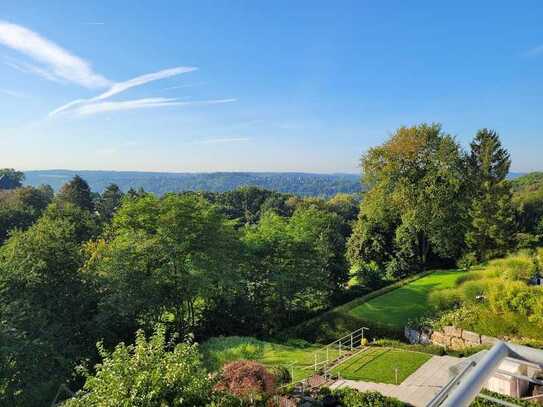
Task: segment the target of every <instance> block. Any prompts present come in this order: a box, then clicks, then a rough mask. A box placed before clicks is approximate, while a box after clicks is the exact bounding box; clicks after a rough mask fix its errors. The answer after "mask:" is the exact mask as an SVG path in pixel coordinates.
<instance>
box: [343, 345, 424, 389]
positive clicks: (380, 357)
mask: <svg viewBox="0 0 543 407" xmlns="http://www.w3.org/2000/svg"><path fill="white" fill-rule="evenodd" d="M431 357H432V356H431V355H428V354H425V353H418V352H409V351H404V350H400V349H391V348H368V350H366V351H364V352H361V353H360V354H359V355H357V356H356V357H354V358H353V359H350V360H348V361H346V362H345V363H343V364H342V365H340V366H338V367H337V368H336V369H334V373H338V374H340V375H341V377H342V378H344V379H350V380H363V381H368V382H377V383H392V384H396V372H395V368H397V369H398V383H397V384H400V383H401V382H403V381H404V380H405V379H406V378H407V377H408V376H409V375H411V374H412V373H413V372H415V370H417V369H418V368H419V367H420V366H421V365H423V364H424V363H425V362H426V361H428V360H429V359H430V358H431Z"/></svg>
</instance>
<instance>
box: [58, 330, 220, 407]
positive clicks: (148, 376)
mask: <svg viewBox="0 0 543 407" xmlns="http://www.w3.org/2000/svg"><path fill="white" fill-rule="evenodd" d="M167 348H168V344H167V342H166V339H165V332H164V328H162V327H159V328H158V329H157V331H156V332H155V334H154V335H153V336H152V337H151V338H149V339H147V338H145V336H144V334H143V332H142V331H139V332H138V333H137V336H136V343H135V344H134V345H129V346H127V345H125V344H123V343H121V344H119V345H117V346H116V348H115V350H114V351H113V352H112V353H109V352H107V351H106V350H105V349H104V348H103V346H101V345H99V350H100V354H101V356H102V358H103V361H102V363H101V364H99V365H97V366H96V373H95V374H93V375H91V374H87V375H86V381H85V385H84V387H83V390H81V391H79V392H78V393H77V395H76V396H75V397H74V398H73V399H71V400H68V401H67V402H66V404H65V406H66V407H87V406H128V405H130V406H135V407H137V406H141V407H144V406H145V407H154V406H156V407H159V406H165V405H168V406H187V407H193V406H204V405H208V403H209V402H210V401H212V400H213V399H214V398H215V397H220V396H219V394H217V393H216V392H214V391H213V381H212V380H210V378H209V377H208V375H207V372H206V371H205V369H204V368H203V366H202V363H201V359H200V354H199V352H198V349H197V346H196V345H190V344H179V345H177V346H175V347H174V348H173V350H171V351H168V349H167Z"/></svg>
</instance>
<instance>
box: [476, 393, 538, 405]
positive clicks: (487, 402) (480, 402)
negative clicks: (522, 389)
mask: <svg viewBox="0 0 543 407" xmlns="http://www.w3.org/2000/svg"><path fill="white" fill-rule="evenodd" d="M482 393H483V394H486V395H488V396H491V397H494V398H496V399H499V400H502V401H505V402H507V403H512V404H514V405H515V406H520V407H534V406H535V405H536V404H534V403H532V402H530V401H527V400H520V399H517V398H514V397H510V396H504V395H503V394H499V393H495V392H492V391H488V390H483V391H482ZM500 406H501V404H498V403H496V402H494V401H490V400H486V399H483V398H481V397H477V398H476V399H475V400H473V402H472V403H471V404H470V407H500Z"/></svg>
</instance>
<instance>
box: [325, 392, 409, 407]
mask: <svg viewBox="0 0 543 407" xmlns="http://www.w3.org/2000/svg"><path fill="white" fill-rule="evenodd" d="M320 396H321V397H320V398H321V400H322V402H323V405H324V406H325V407H340V406H341V407H407V406H408V404H406V403H404V402H403V401H400V400H398V399H395V398H392V397H387V396H383V395H382V394H381V393H378V392H374V391H364V392H360V391H357V390H355V389H348V388H345V389H338V390H334V391H330V390H329V389H322V391H321V395H320Z"/></svg>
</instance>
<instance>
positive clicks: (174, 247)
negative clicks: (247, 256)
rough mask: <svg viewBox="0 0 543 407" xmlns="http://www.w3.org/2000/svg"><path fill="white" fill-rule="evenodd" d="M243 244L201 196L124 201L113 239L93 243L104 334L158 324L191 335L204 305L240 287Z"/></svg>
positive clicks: (91, 258) (91, 259) (92, 267)
mask: <svg viewBox="0 0 543 407" xmlns="http://www.w3.org/2000/svg"><path fill="white" fill-rule="evenodd" d="M237 245H238V240H237V239H236V233H235V231H234V229H233V227H232V225H231V223H230V222H229V221H227V220H226V219H225V218H224V217H223V216H222V215H221V213H220V212H219V210H218V209H217V208H216V207H215V206H213V205H211V204H210V203H208V202H207V201H206V200H204V199H203V198H202V197H200V196H197V195H175V194H169V195H166V196H164V197H163V198H160V199H159V198H157V197H155V196H154V195H144V196H142V197H140V198H132V199H128V200H125V201H124V203H123V205H122V206H121V208H120V209H119V210H118V211H117V213H116V215H115V216H114V218H113V227H112V230H111V231H110V232H109V233H108V236H107V239H99V240H97V241H95V242H93V243H92V244H89V245H87V253H88V261H87V263H86V267H85V271H86V272H87V273H89V274H91V275H96V276H97V278H100V281H101V282H102V287H103V293H104V295H103V298H102V299H101V301H100V304H99V308H100V312H99V319H100V320H101V321H102V323H103V324H104V325H103V326H104V328H103V329H104V330H105V331H109V332H111V333H112V334H114V335H113V339H115V338H118V337H121V338H123V337H124V336H125V335H127V334H128V335H131V332H133V329H134V328H135V327H138V326H143V327H148V328H149V327H151V326H153V325H154V324H155V323H156V322H160V321H162V322H165V323H168V324H169V325H170V326H171V327H173V328H174V329H175V330H177V331H178V332H180V333H182V334H185V333H187V332H191V331H193V330H194V328H195V326H197V325H198V324H199V322H200V316H201V311H202V308H203V307H204V306H205V303H206V300H207V299H209V298H210V297H212V296H213V295H215V293H217V292H221V291H223V290H226V289H227V286H229V285H230V284H235V275H234V274H233V273H234V271H235V265H236V263H235V262H236V261H237V260H236V253H237V251H238V248H237Z"/></svg>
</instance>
